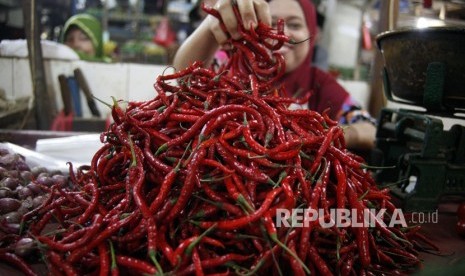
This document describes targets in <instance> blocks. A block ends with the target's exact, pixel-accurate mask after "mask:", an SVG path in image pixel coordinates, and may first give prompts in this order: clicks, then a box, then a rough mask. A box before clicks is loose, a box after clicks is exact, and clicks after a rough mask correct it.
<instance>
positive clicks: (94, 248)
mask: <svg viewBox="0 0 465 276" xmlns="http://www.w3.org/2000/svg"><path fill="white" fill-rule="evenodd" d="M204 8H205V10H206V11H207V12H208V13H210V14H212V15H213V16H217V17H218V18H219V19H220V20H221V18H220V17H219V14H218V13H217V12H216V11H215V10H214V9H209V8H206V7H204ZM235 12H236V13H237V9H236V10H235ZM283 29H284V25H283V22H282V21H279V22H278V24H277V27H276V28H271V27H270V26H268V25H265V24H258V27H257V28H255V29H250V30H248V29H245V28H242V29H241V32H242V38H241V39H240V40H235V41H231V43H232V45H233V46H234V47H233V48H232V50H231V51H230V53H229V54H230V56H229V57H230V59H229V62H228V63H227V64H225V65H224V66H223V67H221V68H204V67H202V64H201V63H200V62H195V63H193V64H192V65H191V66H190V67H188V68H185V69H184V70H180V71H178V72H176V73H172V74H164V75H160V76H159V77H158V78H157V80H156V83H155V85H154V86H155V89H156V91H157V93H158V94H157V96H156V97H155V98H154V99H152V100H149V101H144V102H127V103H123V102H121V101H116V100H115V101H114V103H113V105H111V108H112V116H113V120H114V123H113V124H112V125H111V126H110V127H109V128H108V130H107V131H106V132H104V133H102V135H101V139H102V142H103V146H102V148H101V149H100V150H98V151H97V152H96V153H95V155H94V157H93V159H92V161H91V163H90V165H87V166H82V167H79V168H73V167H72V165H71V164H70V180H71V181H72V184H73V185H71V187H72V188H69V187H68V188H63V186H58V185H57V186H53V187H52V188H50V190H49V198H48V200H46V201H45V202H44V203H43V204H42V205H41V206H40V207H39V208H36V209H34V210H33V211H31V212H29V213H27V214H26V215H25V216H24V218H23V224H24V225H23V232H22V235H26V236H30V237H32V238H33V239H34V240H36V241H37V244H38V250H37V251H38V252H37V254H38V255H40V256H41V260H42V261H43V262H44V263H45V264H46V266H47V270H48V271H50V273H52V274H53V275H62V274H64V275H87V274H90V275H92V274H100V275H108V274H112V275H117V274H128V273H129V274H141V275H154V274H159V275H162V274H170V275H190V274H195V275H204V274H215V275H228V274H233V275H240V274H244V275H253V274H257V275H290V274H293V275H306V274H313V275H331V274H340V275H376V274H379V273H381V272H384V273H388V274H408V273H410V272H412V271H415V270H416V269H418V268H419V267H420V265H421V261H420V259H419V257H418V248H421V246H420V245H423V246H424V245H425V244H427V243H428V242H427V240H426V239H425V237H424V236H422V234H421V233H419V227H405V225H399V224H396V225H394V226H391V225H389V220H390V219H391V218H392V214H394V212H395V211H396V207H395V206H394V204H393V203H392V202H391V200H390V196H389V190H388V189H381V188H378V187H377V185H376V183H375V181H374V179H373V177H372V176H371V174H370V171H368V170H367V169H366V166H365V163H364V160H363V159H362V158H361V157H359V156H357V155H355V154H353V153H351V152H350V151H348V150H347V149H346V147H345V143H344V139H343V129H342V128H341V127H340V126H339V125H338V124H337V122H335V121H333V120H331V119H329V117H328V116H327V115H326V114H325V113H324V112H323V113H322V114H320V113H317V112H314V111H311V110H290V109H288V106H289V105H290V104H291V103H294V102H296V100H295V99H293V98H288V97H282V96H280V95H284V94H283V91H282V89H284V88H283V87H279V86H277V85H276V83H277V80H278V79H279V78H280V76H281V75H282V74H283V72H284V66H285V65H284V60H283V58H282V56H281V55H280V54H277V53H274V52H273V50H275V49H278V48H279V47H280V46H281V45H282V44H283V43H284V42H289V39H288V38H287V37H286V36H285V35H284V32H283ZM296 209H312V210H322V214H323V217H319V218H318V219H315V220H312V221H310V222H309V223H304V224H299V225H297V224H293V223H292V221H291V220H292V216H291V217H288V218H286V219H289V220H287V222H288V223H285V222H284V221H281V222H280V225H278V223H277V220H278V216H277V214H278V213H280V212H281V213H282V210H288V211H289V212H290V211H292V210H296ZM332 209H348V210H356V211H359V212H357V219H360V217H359V214H362V210H364V209H374V210H380V209H386V212H385V213H384V214H383V215H381V216H375V217H374V218H373V219H374V220H373V221H374V224H373V225H371V226H370V227H369V226H363V227H360V226H353V225H348V226H339V225H335V224H333V225H332V226H327V227H325V226H324V224H322V223H320V222H321V221H322V220H323V221H326V222H327V221H328V220H331V219H332V218H331V216H330V213H331V210H332ZM353 219H355V218H353ZM12 263H15V264H16V265H17V266H18V267H20V268H22V269H23V271H25V272H26V273H33V272H32V270H28V268H27V267H26V266H25V262H22V261H21V260H20V259H16V261H12Z"/></svg>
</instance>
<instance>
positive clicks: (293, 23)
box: [269, 0, 310, 72]
mask: <svg viewBox="0 0 465 276" xmlns="http://www.w3.org/2000/svg"><path fill="white" fill-rule="evenodd" d="M269 6H270V13H271V15H272V21H273V25H275V24H276V22H277V21H278V19H280V18H282V19H284V22H285V27H284V32H285V34H286V35H287V36H289V38H291V39H292V40H294V41H303V40H305V39H308V38H309V36H310V31H309V30H308V27H307V23H306V20H305V15H304V12H303V11H302V8H301V7H300V4H299V3H298V2H297V1H296V0H273V1H271V2H270V3H269ZM309 51H310V45H309V43H308V42H302V43H298V44H294V45H292V44H285V45H284V46H283V47H281V49H279V51H278V52H280V53H281V54H282V55H283V56H284V59H285V60H286V72H290V71H293V70H294V69H296V68H297V67H298V66H299V65H300V64H301V63H302V62H303V61H304V60H305V58H306V57H307V54H308V52H309Z"/></svg>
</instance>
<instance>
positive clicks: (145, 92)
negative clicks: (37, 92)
mask: <svg viewBox="0 0 465 276" xmlns="http://www.w3.org/2000/svg"><path fill="white" fill-rule="evenodd" d="M167 67H168V66H165V65H144V64H132V63H111V64H106V63H96V62H86V61H65V60H51V59H47V60H44V69H45V76H46V83H47V90H48V92H49V93H51V94H52V95H53V96H54V97H53V98H52V99H53V102H52V103H51V105H52V107H53V108H56V109H57V110H60V109H61V108H63V103H62V100H61V92H60V85H59V82H58V76H59V75H60V74H65V75H72V74H73V70H74V69H76V68H81V70H82V72H83V73H84V76H85V77H86V79H87V82H88V83H89V86H90V89H91V90H92V92H93V94H94V95H95V96H96V97H97V98H99V99H101V100H102V101H105V102H107V103H112V99H111V97H112V96H113V97H115V98H116V99H120V100H126V101H143V100H149V99H152V98H153V97H155V96H156V91H155V89H154V88H153V84H154V83H155V80H156V78H157V76H159V75H160V74H162V73H163V72H165V74H168V73H172V72H173V71H172V69H171V68H167ZM0 72H1V73H0V89H3V90H4V91H5V94H6V97H7V98H8V99H11V100H13V99H17V98H20V97H24V96H30V95H32V91H33V90H32V81H31V73H30V68H29V60H28V59H27V58H10V57H0ZM81 100H82V103H81V105H82V107H83V116H84V117H90V110H89V109H88V107H87V104H86V102H85V97H84V95H82V97H81ZM97 107H98V108H99V110H100V111H101V112H102V114H107V113H109V111H110V110H109V109H108V107H107V106H106V105H104V104H102V103H100V102H98V103H97Z"/></svg>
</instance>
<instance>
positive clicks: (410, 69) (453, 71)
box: [376, 26, 465, 110]
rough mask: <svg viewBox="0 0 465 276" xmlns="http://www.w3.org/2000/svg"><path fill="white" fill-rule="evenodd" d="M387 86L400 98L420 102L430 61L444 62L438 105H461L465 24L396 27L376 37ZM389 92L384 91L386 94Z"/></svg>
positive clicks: (463, 104) (464, 103)
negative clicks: (420, 27) (440, 95)
mask: <svg viewBox="0 0 465 276" xmlns="http://www.w3.org/2000/svg"><path fill="white" fill-rule="evenodd" d="M376 42H377V45H378V48H379V49H380V51H381V53H382V55H383V58H384V65H385V74H386V76H385V77H387V80H388V87H390V89H389V90H390V91H386V93H391V94H392V95H394V96H395V97H397V98H399V99H401V100H400V102H404V103H409V104H413V105H418V106H424V98H423V96H424V92H425V82H426V72H427V68H428V65H429V64H431V63H437V62H439V63H441V64H443V65H444V67H443V68H444V69H445V77H444V79H443V81H444V85H443V93H442V98H441V101H442V105H443V107H444V108H445V109H447V110H450V109H455V108H463V107H465V28H464V27H458V26H457V27H455V26H448V27H429V28H424V29H413V28H408V29H398V30H394V31H388V32H384V33H381V34H379V35H378V36H377V37H376ZM389 96H391V95H388V97H389Z"/></svg>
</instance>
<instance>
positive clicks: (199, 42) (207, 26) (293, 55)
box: [173, 0, 376, 151]
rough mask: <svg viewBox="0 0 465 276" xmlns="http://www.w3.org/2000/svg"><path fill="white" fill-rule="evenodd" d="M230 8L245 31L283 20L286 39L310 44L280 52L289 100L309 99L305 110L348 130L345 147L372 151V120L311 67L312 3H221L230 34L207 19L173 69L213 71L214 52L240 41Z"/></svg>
mask: <svg viewBox="0 0 465 276" xmlns="http://www.w3.org/2000/svg"><path fill="white" fill-rule="evenodd" d="M232 5H238V9H239V12H240V16H241V17H242V22H244V25H245V26H244V27H249V26H250V24H252V26H257V22H258V21H261V22H264V23H266V24H272V25H275V24H276V22H277V20H278V19H280V18H282V19H284V22H285V28H284V31H285V34H286V35H287V36H289V37H290V38H291V39H292V40H294V41H304V40H307V41H308V43H299V44H294V45H292V44H284V46H283V47H281V48H280V49H279V50H278V52H280V53H281V54H282V55H283V56H284V59H285V61H286V73H285V75H284V77H283V79H282V81H283V83H284V85H285V88H286V92H287V94H288V95H287V96H290V97H305V96H306V95H308V94H309V93H310V94H311V97H310V99H309V101H308V103H307V104H305V106H303V107H304V108H309V109H311V110H315V111H317V112H320V113H322V112H324V111H329V112H328V115H329V116H330V117H331V118H332V119H335V120H338V121H339V122H340V123H341V124H343V125H344V137H345V140H346V143H347V147H348V148H349V149H353V150H361V151H364V150H370V149H372V148H373V147H374V141H375V134H376V127H375V124H374V120H373V118H372V117H371V116H370V115H369V114H368V113H367V112H366V111H364V110H362V109H361V108H360V107H359V105H358V104H357V103H356V102H355V101H354V99H353V98H352V97H351V96H350V94H349V93H348V92H347V91H346V90H345V89H344V88H343V87H342V86H341V85H340V84H339V83H338V82H337V80H336V79H335V78H334V77H333V76H332V75H330V74H329V73H327V72H324V71H322V70H320V69H318V68H316V67H313V66H311V64H312V57H313V52H314V43H315V40H314V39H309V40H308V38H309V37H310V38H314V37H316V34H317V24H316V9H315V6H314V4H313V3H312V2H311V1H310V0H272V1H269V2H268V3H267V2H266V1H265V0H243V1H231V0H218V1H217V2H216V4H215V6H214V8H215V9H216V10H218V12H219V13H220V15H221V18H222V20H223V23H224V24H225V26H226V29H227V33H225V32H223V31H222V29H221V27H220V24H219V21H218V19H216V18H215V17H214V16H211V15H209V16H207V17H206V18H205V20H203V21H202V23H201V24H200V26H199V27H198V28H197V29H196V30H195V31H194V32H193V33H192V34H191V35H190V36H189V37H188V38H187V39H186V40H185V42H184V43H183V44H182V45H181V47H180V48H179V50H178V52H177V53H176V56H175V59H174V64H173V65H174V67H175V68H178V69H183V68H186V67H187V66H189V65H190V64H191V63H192V62H194V61H203V62H204V65H205V66H210V64H212V62H213V61H214V57H215V53H216V52H217V51H218V50H219V49H221V48H222V47H229V45H227V41H228V39H229V38H232V39H239V38H240V33H239V32H238V28H237V25H238V21H237V20H236V17H235V15H234V12H233V7H232Z"/></svg>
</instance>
